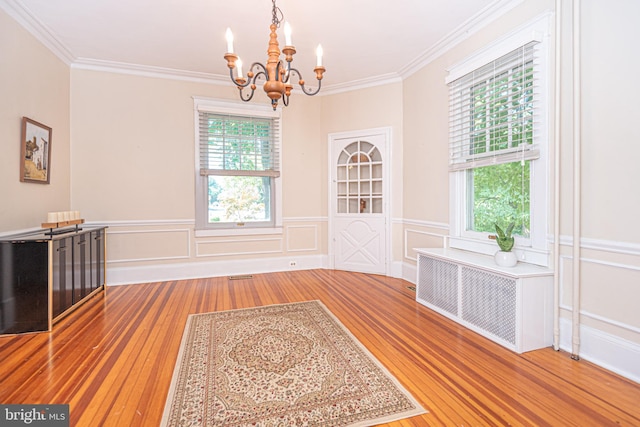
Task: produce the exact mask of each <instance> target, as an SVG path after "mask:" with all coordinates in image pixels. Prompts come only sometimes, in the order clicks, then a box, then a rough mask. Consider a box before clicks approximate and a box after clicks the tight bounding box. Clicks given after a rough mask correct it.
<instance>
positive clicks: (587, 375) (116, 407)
mask: <svg viewBox="0 0 640 427" xmlns="http://www.w3.org/2000/svg"><path fill="white" fill-rule="evenodd" d="M408 286H410V283H408V282H405V281H402V280H398V279H393V278H387V277H383V276H376V275H366V274H359V273H349V272H343V271H332V270H309V271H293V272H283V273H270V274H259V275H255V276H254V277H253V278H252V279H242V280H229V278H227V277H216V278H207V279H198V280H184V281H170V282H163V283H149V284H139V285H131V286H115V287H108V288H107V290H106V291H105V292H104V293H101V294H99V295H98V296H96V297H94V298H92V299H91V300H90V301H88V302H87V303H86V304H84V305H83V306H82V307H80V308H79V309H78V310H76V311H75V312H73V313H71V314H70V315H69V316H67V317H66V318H64V319H62V320H61V321H60V322H58V323H57V324H56V325H55V326H54V329H53V332H51V333H41V334H28V335H20V336H10V337H0V361H1V362H0V403H31V404H39V403H42V404H47V403H68V404H70V413H71V425H72V426H157V425H158V424H159V422H160V418H161V416H162V411H163V408H164V403H165V399H166V396H167V391H168V389H169V383H170V381H171V375H172V372H173V367H174V364H175V361H176V356H177V353H178V348H179V346H180V340H181V337H182V332H183V329H184V325H185V322H186V319H187V316H188V315H189V314H190V313H203V312H209V311H217V310H229V309H235V308H245V307H254V306H259V305H267V304H277V303H286V302H296V301H306V300H313V299H318V300H321V301H322V302H323V303H324V304H325V305H326V306H327V307H328V308H329V309H330V310H331V311H332V312H333V314H334V315H335V316H336V317H338V318H339V319H340V321H341V322H342V323H343V324H344V325H345V326H346V327H347V328H348V329H349V330H351V332H352V333H353V334H354V335H355V336H356V337H357V338H358V339H359V340H360V341H361V342H362V344H364V345H365V346H366V347H367V348H368V349H369V350H370V351H371V352H372V353H373V354H374V355H375V356H376V357H377V358H378V359H379V360H380V361H381V362H382V363H383V364H384V365H385V366H386V367H387V368H388V369H389V370H390V371H391V372H392V373H393V374H394V375H395V376H396V377H397V378H398V380H399V381H400V382H401V383H402V384H403V385H404V386H405V387H406V388H407V389H408V390H409V391H410V392H412V393H413V395H414V396H415V397H416V398H417V399H418V401H420V402H421V403H422V404H423V406H424V407H425V408H426V409H427V410H428V411H429V413H428V414H425V415H422V416H419V417H414V418H410V419H406V420H402V421H398V422H395V423H391V424H387V425H388V426H396V427H398V426H454V425H456V426H486V425H515V426H544V425H553V426H607V425H625V426H640V405H639V404H640V385H639V384H636V383H634V382H632V381H629V380H626V379H624V378H622V377H620V376H617V375H615V374H612V373H610V372H608V371H605V370H604V369H601V368H599V367H597V366H595V365H593V364H591V363H589V362H587V361H585V360H581V361H579V362H577V361H573V360H571V358H570V357H569V355H568V354H567V353H564V352H556V351H553V350H552V349H551V348H548V349H542V350H538V351H533V352H529V353H525V354H523V355H518V354H515V353H513V352H511V351H509V350H506V349H504V348H502V347H501V346H499V345H497V344H495V343H493V342H491V341H488V340H486V339H485V338H483V337H481V336H479V335H477V334H475V333H474V332H472V331H470V330H468V329H465V328H464V327H461V326H459V325H457V324H456V323H454V322H452V321H450V320H448V319H446V318H444V317H442V316H440V315H438V314H436V313H434V312H433V311H431V310H429V309H427V308H426V307H423V306H421V305H419V304H417V303H416V302H415V300H414V298H415V293H414V292H413V291H412V290H410V289H408Z"/></svg>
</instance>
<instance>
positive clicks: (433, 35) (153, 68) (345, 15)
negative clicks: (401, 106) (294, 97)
mask: <svg viewBox="0 0 640 427" xmlns="http://www.w3.org/2000/svg"><path fill="white" fill-rule="evenodd" d="M521 1H523V0H519V1H517V0H396V1H393V2H382V1H379V0H324V1H310V0H277V6H278V7H279V8H280V10H281V11H282V13H283V15H284V20H286V21H289V22H290V25H291V27H292V30H293V36H292V41H293V44H294V45H295V47H296V50H297V54H296V55H295V57H294V61H293V66H295V67H296V68H297V69H298V70H299V71H300V72H301V73H302V75H303V77H304V78H305V79H306V80H307V81H309V82H310V83H311V82H312V81H313V80H314V77H313V75H314V73H313V68H314V66H315V48H316V46H317V44H318V43H321V44H322V46H323V49H324V58H323V65H324V66H325V67H326V69H327V71H326V73H325V76H324V80H323V86H324V88H325V89H324V90H323V91H326V90H332V89H333V90H334V91H338V90H341V89H346V88H353V87H357V86H363V85H374V84H378V83H380V82H387V81H392V80H399V79H401V78H403V77H405V76H407V75H410V74H411V73H412V72H413V70H415V69H416V68H417V67H419V66H420V65H421V64H422V63H425V62H426V61H428V60H429V59H430V58H432V57H434V56H436V55H437V54H438V53H440V52H442V51H443V50H445V49H446V48H448V47H450V46H452V45H453V44H455V43H456V42H457V41H459V40H460V39H463V38H466V37H469V36H470V35H472V34H473V32H474V31H475V30H477V29H478V28H479V27H480V26H481V24H482V23H486V22H488V21H490V20H492V19H494V18H495V17H496V16H498V15H500V14H502V13H504V12H505V11H508V10H509V9H511V8H512V7H513V6H514V5H515V4H517V3H519V2H521ZM0 7H1V8H3V9H5V11H7V12H8V13H9V14H10V15H11V16H13V17H14V18H15V19H16V20H18V22H20V23H21V24H22V25H23V26H25V27H26V28H27V29H28V30H29V31H30V32H31V33H33V34H34V35H35V36H36V37H37V38H38V39H39V40H41V41H42V42H43V43H45V45H46V46H47V47H49V48H50V49H51V50H52V51H54V53H56V54H57V55H58V56H59V57H61V58H62V59H63V60H64V61H65V62H67V63H69V64H70V65H71V66H74V67H83V68H90V69H91V68H93V69H113V70H118V69H119V70H127V71H128V72H139V73H160V74H171V75H174V76H178V77H184V78H201V79H205V80H211V81H214V82H215V81H218V82H221V81H228V76H229V71H228V68H227V66H226V61H225V60H224V58H223V56H224V54H225V51H226V43H225V30H226V28H227V27H230V28H231V29H232V30H233V32H234V36H235V42H234V47H235V51H236V53H238V54H239V55H240V57H241V58H242V59H243V62H244V63H245V64H250V63H252V62H256V61H258V62H263V63H264V62H265V61H266V58H267V53H266V51H267V45H268V41H269V25H270V24H271V8H272V2H271V1H269V0H243V1H239V0H235V1H234V0H224V1H223V0H0ZM278 39H279V41H280V47H281V48H282V46H283V45H284V35H283V34H282V29H280V30H279V37H278ZM246 69H247V65H245V72H246ZM310 85H311V84H310Z"/></svg>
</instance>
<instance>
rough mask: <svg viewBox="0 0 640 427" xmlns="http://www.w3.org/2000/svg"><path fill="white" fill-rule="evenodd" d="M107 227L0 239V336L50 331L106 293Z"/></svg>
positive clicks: (37, 233)
mask: <svg viewBox="0 0 640 427" xmlns="http://www.w3.org/2000/svg"><path fill="white" fill-rule="evenodd" d="M105 248H106V228H105V227H97V228H96V227H89V228H87V227H85V228H84V229H82V230H74V229H71V230H70V231H69V232H67V233H60V234H57V235H53V236H49V235H47V234H45V233H44V232H34V233H23V234H20V235H14V236H9V237H5V238H2V239H0V334H15V333H23V332H37V331H48V330H50V329H51V326H52V324H53V322H55V321H56V320H57V319H59V318H61V317H62V316H63V315H65V314H66V313H68V312H69V311H71V310H72V309H73V308H75V307H77V305H78V304H79V303H81V302H82V301H83V300H85V299H87V298H88V297H90V296H92V295H93V294H94V293H96V292H99V291H100V290H102V289H104V285H105V269H106V259H105V252H106V250H105Z"/></svg>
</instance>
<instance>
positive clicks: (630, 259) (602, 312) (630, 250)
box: [403, 0, 640, 381]
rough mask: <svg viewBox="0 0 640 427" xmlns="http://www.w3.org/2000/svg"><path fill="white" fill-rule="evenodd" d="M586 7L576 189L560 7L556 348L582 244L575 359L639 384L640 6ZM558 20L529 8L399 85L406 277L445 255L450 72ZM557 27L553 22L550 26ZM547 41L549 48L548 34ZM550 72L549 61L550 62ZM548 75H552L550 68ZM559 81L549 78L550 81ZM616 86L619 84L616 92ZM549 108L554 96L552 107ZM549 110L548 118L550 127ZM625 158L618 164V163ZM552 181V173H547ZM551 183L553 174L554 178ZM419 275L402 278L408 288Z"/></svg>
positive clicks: (568, 334) (566, 325) (591, 1)
mask: <svg viewBox="0 0 640 427" xmlns="http://www.w3.org/2000/svg"><path fill="white" fill-rule="evenodd" d="M580 3H581V10H582V13H581V17H580V24H581V26H582V31H581V34H582V36H581V38H580V42H581V44H582V49H581V64H580V68H581V70H582V87H581V97H582V100H581V103H580V106H581V109H582V115H583V121H582V126H581V135H582V138H581V144H582V159H581V160H582V162H581V165H582V188H581V190H576V189H574V181H573V146H574V144H575V142H576V141H575V139H574V133H573V121H572V114H573V111H574V104H573V92H572V85H573V76H572V69H573V68H572V63H571V61H572V37H571V35H572V31H573V27H572V23H571V15H572V11H571V4H572V2H571V1H569V0H564V1H563V2H562V6H563V11H564V13H563V15H564V19H563V23H562V24H563V25H562V34H561V40H562V41H563V42H562V53H563V60H562V64H561V75H562V82H561V87H560V89H561V92H562V104H561V106H560V112H561V121H560V126H561V138H560V140H559V141H554V140H553V128H550V136H551V138H550V141H549V150H550V151H551V152H553V150H554V144H560V146H561V154H560V156H561V157H560V162H561V163H560V167H561V174H560V179H561V182H560V200H561V206H560V208H561V209H560V217H559V218H555V217H554V215H553V203H552V202H553V200H554V193H553V185H552V183H553V176H551V179H550V187H549V202H550V203H549V206H550V209H549V212H548V213H547V214H548V216H549V226H548V230H547V234H548V236H549V247H550V248H552V243H553V229H554V223H555V221H559V222H560V242H561V247H560V258H559V265H557V266H556V271H557V274H558V275H559V277H560V295H561V301H560V308H561V310H560V315H561V318H560V327H561V334H560V342H561V347H562V348H563V349H565V350H568V351H571V341H572V338H573V336H572V331H571V316H572V312H573V307H572V305H573V304H572V295H573V291H572V289H573V287H574V282H573V277H572V268H573V263H574V262H575V260H574V257H573V254H572V244H573V239H574V238H577V239H580V242H581V248H582V251H581V260H580V261H581V266H580V275H581V280H580V283H579V287H580V292H581V297H580V301H581V307H580V314H581V320H580V321H581V323H580V331H581V334H580V339H581V342H582V347H581V350H580V353H581V357H583V358H585V359H589V360H592V361H594V362H596V363H599V364H601V365H603V366H606V367H608V368H610V369H612V370H615V371H618V372H620V373H623V374H624V375H626V376H628V377H630V378H633V379H635V380H636V381H640V367H639V366H638V364H637V360H638V356H640V313H639V312H638V310H637V304H636V302H637V301H638V300H640V234H639V233H640V230H639V229H638V227H636V226H635V223H636V222H637V221H636V217H637V212H639V211H640V192H639V191H638V189H637V188H636V187H637V185H638V184H637V183H638V182H640V168H637V167H635V165H634V164H635V162H636V159H637V158H639V157H640V145H639V144H638V141H639V140H640V138H639V136H640V135H639V134H640V130H638V127H637V126H636V124H635V121H636V120H635V118H636V117H638V116H639V115H640V106H639V105H638V103H637V102H636V99H637V98H638V95H640V93H639V92H640V84H638V83H637V79H635V78H634V75H633V73H635V71H636V70H637V69H638V68H639V65H640V58H639V57H638V55H635V54H633V53H632V52H634V51H635V43H636V41H637V40H640V27H638V26H637V25H636V23H635V20H637V17H638V16H640V2H637V1H633V0H616V1H611V2H601V1H598V0H583V1H581V2H580ZM547 12H552V13H554V12H555V2H554V1H525V2H523V3H522V4H521V5H520V6H518V7H517V8H515V9H513V10H512V11H510V12H509V13H507V14H505V15H504V16H503V17H501V18H499V19H498V20H497V21H495V22H494V23H493V24H492V25H490V26H488V27H486V28H485V29H483V30H481V31H478V32H477V33H474V34H473V35H472V37H470V38H468V39H467V40H464V41H463V42H461V43H460V44H459V45H457V46H455V47H454V48H452V49H450V50H449V51H447V52H446V53H445V54H443V55H442V56H440V57H439V58H437V59H435V60H433V61H432V62H431V63H430V64H428V65H427V66H426V67H424V68H423V69H422V70H420V71H419V72H417V73H415V74H414V75H412V76H410V77H408V78H407V79H405V80H404V86H403V103H404V105H403V110H404V153H405V156H404V171H405V179H404V185H403V191H404V234H405V236H406V238H405V239H404V245H405V247H404V253H405V257H404V258H403V261H404V263H405V265H408V266H415V253H414V252H413V248H415V247H433V246H442V245H443V242H444V239H443V237H442V236H443V235H446V234H447V233H448V215H449V212H448V206H449V196H448V194H449V193H448V186H447V185H446V184H445V185H443V183H447V182H448V171H447V162H448V159H447V155H448V151H447V138H448V134H447V126H448V119H447V114H448V113H447V105H448V99H447V97H448V93H447V87H446V84H445V76H446V69H447V68H449V67H451V66H452V65H454V64H456V63H458V62H460V61H462V60H463V59H465V58H466V57H467V56H469V55H470V54H472V53H473V52H474V51H476V50H478V49H480V48H482V47H483V46H486V45H488V44H490V43H492V42H493V41H495V40H497V39H499V38H500V37H501V36H503V35H505V34H507V33H509V32H510V31H512V30H513V29H515V28H518V26H520V25H523V24H525V23H526V22H528V21H530V20H532V19H534V18H535V17H537V16H541V15H542V14H545V13H547ZM554 16H555V15H552V22H553V17H554ZM549 33H550V35H551V40H552V43H553V40H554V34H553V33H554V25H553V24H552V25H550V28H549ZM551 55H552V56H551V59H552V60H553V52H552V53H551ZM552 64H553V65H552V71H553V69H554V67H555V65H554V63H553V62H552ZM553 78H554V74H552V75H551V79H552V81H553ZM618 82H620V83H618ZM550 99H551V100H552V99H553V94H552V96H551V98H550ZM554 113H555V110H554V109H553V108H551V111H550V114H551V125H553V117H554ZM620 153H624V154H622V155H621V154H620ZM550 171H553V164H551V165H550ZM551 175H552V173H551ZM574 191H581V195H582V200H581V204H580V206H579V209H580V213H581V216H582V227H581V231H580V235H579V236H574V235H573V209H574V208H573V195H574ZM414 275H415V267H411V268H407V269H406V275H405V277H407V278H410V279H411V278H414V277H415V276H414Z"/></svg>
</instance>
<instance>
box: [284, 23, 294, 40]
mask: <svg viewBox="0 0 640 427" xmlns="http://www.w3.org/2000/svg"><path fill="white" fill-rule="evenodd" d="M284 44H285V46H293V43H291V25H289V21H287V22H285V23H284Z"/></svg>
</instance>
